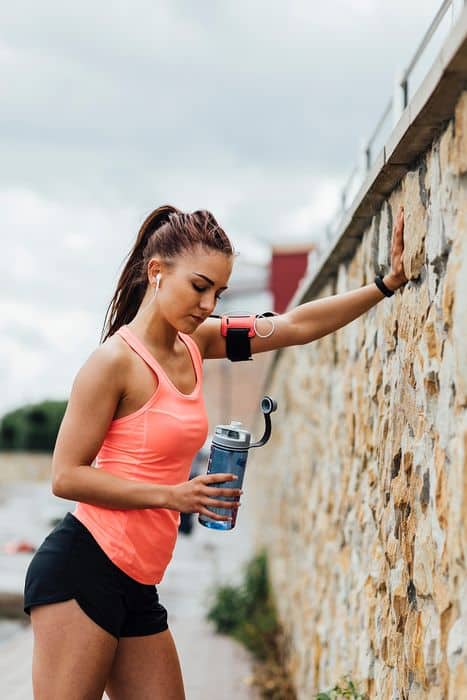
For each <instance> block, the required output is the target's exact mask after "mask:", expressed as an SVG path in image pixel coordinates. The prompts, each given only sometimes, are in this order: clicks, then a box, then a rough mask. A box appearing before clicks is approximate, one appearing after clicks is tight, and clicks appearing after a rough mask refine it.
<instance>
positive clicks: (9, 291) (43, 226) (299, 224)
mask: <svg viewBox="0 0 467 700" xmlns="http://www.w3.org/2000/svg"><path fill="white" fill-rule="evenodd" d="M438 5H439V2H437V1H436V2H435V0H429V1H428V0H423V1H422V0H416V1H415V0H414V2H412V3H409V4H407V3H405V2H403V1H402V0H397V1H395V2H393V3H389V4H388V3H385V2H383V1H382V0H371V1H370V0H360V1H358V2H357V0H339V1H334V2H329V3H324V4H320V5H317V4H316V3H310V2H305V1H304V0H297V2H294V3H290V2H287V3H286V2H276V3H270V2H266V0H257V1H256V2H254V3H248V2H246V0H236V1H235V2H234V1H233V0H217V1H216V0H213V1H212V2H210V3H195V2H193V0H170V1H169V0H165V1H161V0H158V1H157V2H149V1H147V0H134V1H133V2H132V3H129V2H124V1H123V0H121V1H119V2H116V3H112V4H111V5H109V4H108V3H106V4H104V3H99V2H95V0H93V2H91V0H82V2H80V3H79V4H74V5H72V4H64V3H62V2H58V0H44V1H43V2H41V3H40V5H38V4H37V3H36V2H32V0H18V1H17V2H15V3H7V4H6V5H5V6H4V7H3V8H2V23H1V26H0V83H1V85H2V95H1V109H0V148H1V151H2V168H1V169H0V231H1V233H2V253H3V254H2V258H1V262H0V272H1V279H0V309H1V310H2V314H3V316H2V319H0V331H1V333H2V338H6V340H5V342H3V340H2V344H1V345H2V350H1V353H2V357H1V359H2V367H3V368H4V369H3V376H2V379H3V381H4V382H5V383H6V384H4V386H6V387H7V389H6V392H4V395H3V398H2V397H0V410H1V409H2V406H3V407H5V406H6V405H11V404H14V403H15V401H22V400H25V398H26V397H40V396H42V395H43V394H48V393H49V392H52V393H55V394H56V395H57V396H58V395H64V394H66V393H67V391H68V390H69V388H70V379H71V377H72V375H73V373H75V372H76V370H77V369H78V367H79V365H80V363H82V362H83V361H84V360H85V358H86V356H87V354H89V353H90V352H91V351H92V349H93V348H94V347H95V345H96V344H97V341H98V336H99V332H100V328H101V325H102V321H103V317H104V313H105V310H106V308H107V304H108V302H109V300H110V298H111V296H112V294H113V291H114V288H115V284H116V280H117V278H118V274H119V270H120V267H121V263H122V261H123V259H124V257H125V255H126V254H127V252H128V250H129V249H130V248H131V246H132V244H133V241H134V238H135V235H136V232H137V230H138V228H139V225H140V224H141V222H142V220H143V219H144V218H145V216H146V215H147V214H148V213H149V212H150V211H151V210H152V209H153V208H154V207H156V206H158V205H160V204H162V203H164V202H170V203H173V204H175V205H176V206H178V207H180V208H181V209H184V210H188V211H191V210H194V209H199V208H207V209H210V210H211V211H212V212H213V213H214V215H215V216H216V217H217V219H218V220H219V223H220V224H221V225H222V226H223V228H225V230H226V231H227V232H228V233H229V235H230V236H231V238H232V241H233V243H234V245H235V247H236V248H237V250H239V251H240V253H241V254H240V256H239V258H238V259H237V261H236V267H237V272H236V279H241V277H242V267H244V268H245V269H246V267H247V266H248V263H249V262H255V261H256V262H258V261H259V262H260V261H263V262H264V261H265V260H267V257H268V245H269V243H270V242H281V241H285V240H286V241H290V240H291V239H296V240H310V239H313V238H314V239H316V238H321V237H322V236H323V229H324V226H325V224H326V221H327V220H329V218H330V217H331V215H332V213H333V211H334V209H335V207H336V204H337V202H338V193H339V188H340V187H341V185H342V184H343V182H344V181H345V180H346V177H347V174H348V172H349V171H350V169H351V167H352V165H353V162H354V161H355V159H356V158H358V156H359V153H358V150H359V145H360V143H361V140H362V138H363V137H364V136H365V135H368V134H370V133H371V131H372V130H373V127H374V125H375V123H376V121H377V119H378V117H379V115H380V113H381V111H382V109H383V108H384V106H385V104H386V102H387V100H388V98H389V96H390V93H391V90H392V88H393V82H394V71H395V70H396V68H397V67H398V66H403V65H406V64H407V63H408V61H409V59H410V57H411V56H412V54H413V53H414V51H415V48H416V46H417V45H418V42H419V40H420V38H421V36H422V34H423V32H424V31H425V29H426V28H427V26H428V24H429V22H430V20H431V18H432V17H433V16H434V14H435V12H436V10H437V9H438ZM25 18H27V21H25ZM250 270H251V268H249V271H250ZM244 273H245V275H246V274H247V272H246V271H244ZM2 401H3V404H2Z"/></svg>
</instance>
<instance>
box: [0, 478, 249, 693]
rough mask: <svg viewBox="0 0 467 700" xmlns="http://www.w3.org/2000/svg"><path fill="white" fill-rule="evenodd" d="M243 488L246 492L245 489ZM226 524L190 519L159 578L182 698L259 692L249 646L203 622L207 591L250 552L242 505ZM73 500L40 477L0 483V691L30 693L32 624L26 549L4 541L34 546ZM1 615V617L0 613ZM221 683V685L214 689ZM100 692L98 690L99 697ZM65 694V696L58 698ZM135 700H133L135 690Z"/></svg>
mask: <svg viewBox="0 0 467 700" xmlns="http://www.w3.org/2000/svg"><path fill="white" fill-rule="evenodd" d="M245 495H246V494H245ZM243 498H244V503H242V507H241V508H240V510H239V514H238V519H237V525H236V527H235V529H234V530H233V531H231V532H217V531H212V530H208V529H207V528H204V527H202V526H201V525H199V524H198V523H197V521H196V522H195V525H194V528H193V531H192V534H191V535H188V536H185V535H179V538H178V542H177V546H176V549H175V553H174V557H173V559H172V562H171V563H170V565H169V567H168V569H167V571H166V575H165V578H164V580H163V581H162V582H161V583H160V584H159V585H158V591H159V597H160V601H161V603H162V604H163V605H164V606H165V607H166V608H167V610H168V612H169V626H170V628H171V630H172V634H173V636H174V639H175V643H176V645H177V649H178V653H179V656H180V662H181V665H182V672H183V677H184V682H185V691H186V697H187V700H201V698H202V700H214V699H215V700H230V699H231V698H232V699H234V698H235V700H258V697H259V696H258V694H257V693H256V691H255V690H254V689H253V688H252V687H251V677H252V665H251V657H250V655H249V654H248V652H247V651H246V650H245V649H244V648H243V647H241V646H240V645H239V644H237V643H236V642H235V641H233V640H232V639H230V638H229V637H225V636H221V635H217V634H215V632H214V630H213V628H212V626H211V625H210V624H209V623H208V622H206V620H205V613H206V610H207V605H208V600H209V596H210V591H211V590H212V589H213V587H214V586H215V585H218V584H220V583H226V582H228V583H237V582H239V581H240V580H241V575H242V565H243V564H244V563H245V562H246V561H247V560H248V559H249V558H250V556H252V554H253V550H252V545H251V541H252V538H251V535H250V529H249V522H248V521H249V519H248V512H247V510H248V509H247V507H245V496H244V497H243ZM73 507H74V504H73V503H71V502H70V501H64V500H63V499H59V498H56V497H55V496H53V494H52V493H51V491H50V486H49V484H48V483H47V482H32V481H17V482H14V483H9V484H2V487H1V493H0V698H2V699H3V698H5V699H7V700H32V698H33V694H32V686H31V658H32V631H31V628H30V625H29V618H28V617H27V616H26V615H25V614H24V613H23V612H22V594H23V583H24V576H25V572H26V568H27V566H28V564H29V561H30V559H31V557H32V556H33V555H32V554H29V553H20V554H6V553H5V552H4V551H3V547H4V544H5V543H6V542H7V541H9V540H13V539H19V538H21V539H26V540H28V541H30V542H31V543H32V544H34V545H35V546H38V545H39V544H40V543H41V542H42V540H43V539H44V537H45V536H46V535H47V534H48V532H50V530H51V529H52V525H51V522H52V520H53V519H55V518H61V517H63V515H64V514H65V513H66V512H67V511H70V510H73ZM5 615H8V619H6V618H5ZM220 689H222V691H220ZM106 697H107V696H105V695H104V698H106ZM64 700H65V699H64ZM135 700H137V699H136V698H135Z"/></svg>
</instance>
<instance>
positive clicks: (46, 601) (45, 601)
mask: <svg viewBox="0 0 467 700" xmlns="http://www.w3.org/2000/svg"><path fill="white" fill-rule="evenodd" d="M74 597H75V596H74V595H71V594H68V595H66V596H52V597H50V598H39V600H33V601H32V603H28V604H27V605H24V607H23V610H24V612H25V613H26V615H30V614H31V608H34V607H36V605H49V604H50V603H64V602H65V601H66V600H72V599H73V598H74Z"/></svg>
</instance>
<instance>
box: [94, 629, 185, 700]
mask: <svg viewBox="0 0 467 700" xmlns="http://www.w3.org/2000/svg"><path fill="white" fill-rule="evenodd" d="M105 691H106V693H107V695H108V696H109V698H110V700H185V692H184V689H183V679H182V672H181V669H180V663H179V660H178V654H177V649H176V647H175V644H174V641H173V638H172V634H171V633H170V630H165V631H164V632H159V633H158V634H150V635H147V636H144V637H121V638H120V639H119V642H118V647H117V651H116V653H115V657H114V661H113V665H112V668H111V671H110V675H109V678H108V681H107V685H106V688H105Z"/></svg>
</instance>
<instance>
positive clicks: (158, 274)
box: [154, 272, 161, 296]
mask: <svg viewBox="0 0 467 700" xmlns="http://www.w3.org/2000/svg"><path fill="white" fill-rule="evenodd" d="M160 283H161V273H160V272H158V273H157V275H156V289H155V291H154V296H156V294H157V292H158V291H159V285H160Z"/></svg>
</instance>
